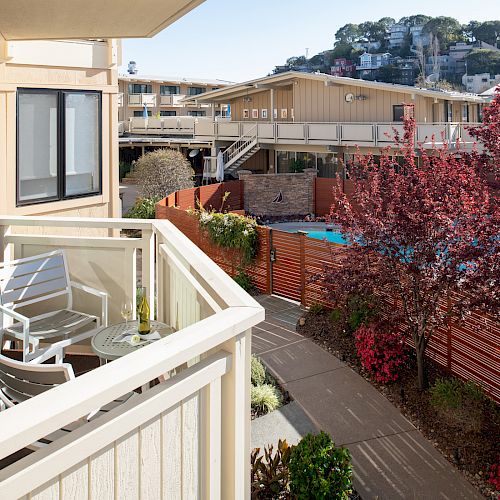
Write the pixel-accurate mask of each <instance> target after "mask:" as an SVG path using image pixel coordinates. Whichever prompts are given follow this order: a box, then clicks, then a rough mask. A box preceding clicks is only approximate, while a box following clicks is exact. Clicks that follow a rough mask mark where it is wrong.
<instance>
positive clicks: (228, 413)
mask: <svg viewBox="0 0 500 500" xmlns="http://www.w3.org/2000/svg"><path fill="white" fill-rule="evenodd" d="M251 336H252V333H251V330H247V331H246V332H243V333H241V334H240V335H238V336H237V337H235V338H233V339H231V340H228V341H227V342H225V343H224V344H223V349H225V350H227V351H229V352H230V353H231V359H232V365H231V371H230V372H229V373H227V374H226V375H224V377H223V378H222V460H221V462H222V464H221V465H222V473H221V483H222V491H221V498H222V499H224V500H234V499H236V498H237V499H239V500H240V499H241V500H249V499H250V453H248V451H249V450H250V352H251Z"/></svg>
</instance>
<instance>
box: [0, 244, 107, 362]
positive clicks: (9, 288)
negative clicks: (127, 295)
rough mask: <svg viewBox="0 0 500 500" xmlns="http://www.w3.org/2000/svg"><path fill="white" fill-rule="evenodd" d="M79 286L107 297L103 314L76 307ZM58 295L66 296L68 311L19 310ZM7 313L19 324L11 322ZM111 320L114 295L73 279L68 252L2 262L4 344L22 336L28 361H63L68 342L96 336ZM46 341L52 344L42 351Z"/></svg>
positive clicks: (0, 311)
mask: <svg viewBox="0 0 500 500" xmlns="http://www.w3.org/2000/svg"><path fill="white" fill-rule="evenodd" d="M73 288H76V289H79V290H82V291H83V292H85V293H88V294H91V295H94V296H96V297H98V298H99V299H100V300H101V317H100V318H99V317H97V316H93V315H91V314H85V313H82V312H78V311H74V310H73V294H72V289H73ZM57 297H65V298H66V307H65V308H64V309H58V310H49V312H46V313H44V314H40V315H37V316H33V317H27V316H24V315H22V314H20V313H19V312H18V311H17V310H16V309H19V308H20V307H25V306H28V305H31V304H35V303H39V302H44V301H48V300H50V299H55V298H57ZM4 315H5V316H7V317H8V318H10V319H11V321H10V322H9V323H13V324H10V325H7V326H5V321H4V320H5V318H4V317H3V316H4ZM12 320H14V322H12ZM107 322H108V294H107V293H106V292H103V291H100V290H96V289H95V288H92V287H89V286H85V285H82V284H80V283H75V282H73V281H70V279H69V272H68V264H67V260H66V255H65V253H64V250H56V251H54V252H49V253H45V254H41V255H36V256H34V257H27V258H23V259H18V260H13V261H10V262H5V263H3V264H1V263H0V343H3V337H4V336H7V337H10V338H14V339H18V340H22V341H23V361H32V362H35V363H41V362H43V361H45V360H47V359H49V358H51V357H53V356H55V357H56V362H60V361H61V360H62V357H63V356H64V349H65V348H66V347H67V346H69V345H71V344H76V343H77V342H80V341H82V340H84V339H86V338H89V337H91V336H92V335H94V334H95V332H96V329H97V328H98V327H100V326H101V325H102V326H107ZM40 341H43V342H44V343H48V344H50V345H49V346H48V347H45V348H43V349H41V348H39V343H40ZM30 344H31V346H32V348H31V349H30ZM0 345H2V344H0Z"/></svg>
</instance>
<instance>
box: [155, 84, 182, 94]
mask: <svg viewBox="0 0 500 500" xmlns="http://www.w3.org/2000/svg"><path fill="white" fill-rule="evenodd" d="M165 88H169V89H173V88H175V89H176V92H169V93H168V94H164V93H163V89H165ZM160 95H181V86H180V85H167V84H166V83H165V84H164V83H162V84H161V85H160Z"/></svg>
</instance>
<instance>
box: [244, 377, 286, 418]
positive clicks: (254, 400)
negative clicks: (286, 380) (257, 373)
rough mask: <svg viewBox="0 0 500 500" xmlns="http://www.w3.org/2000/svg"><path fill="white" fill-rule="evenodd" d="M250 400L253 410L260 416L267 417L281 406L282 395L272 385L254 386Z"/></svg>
mask: <svg viewBox="0 0 500 500" xmlns="http://www.w3.org/2000/svg"><path fill="white" fill-rule="evenodd" d="M250 399H251V404H252V409H253V410H254V411H255V412H256V413H257V414H258V415H265V414H266V413H269V412H271V411H274V410H277V409H278V408H279V407H280V406H281V394H280V392H279V391H278V389H277V388H276V387H274V386H272V385H270V384H262V385H258V386H255V385H252V387H251V392H250Z"/></svg>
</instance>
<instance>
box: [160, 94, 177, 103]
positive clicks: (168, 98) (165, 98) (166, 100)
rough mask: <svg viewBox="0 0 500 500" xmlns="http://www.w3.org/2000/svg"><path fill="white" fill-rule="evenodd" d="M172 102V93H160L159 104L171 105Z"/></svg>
mask: <svg viewBox="0 0 500 500" xmlns="http://www.w3.org/2000/svg"><path fill="white" fill-rule="evenodd" d="M173 102H174V96H173V95H171V94H170V95H161V96H160V106H172V104H173Z"/></svg>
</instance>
